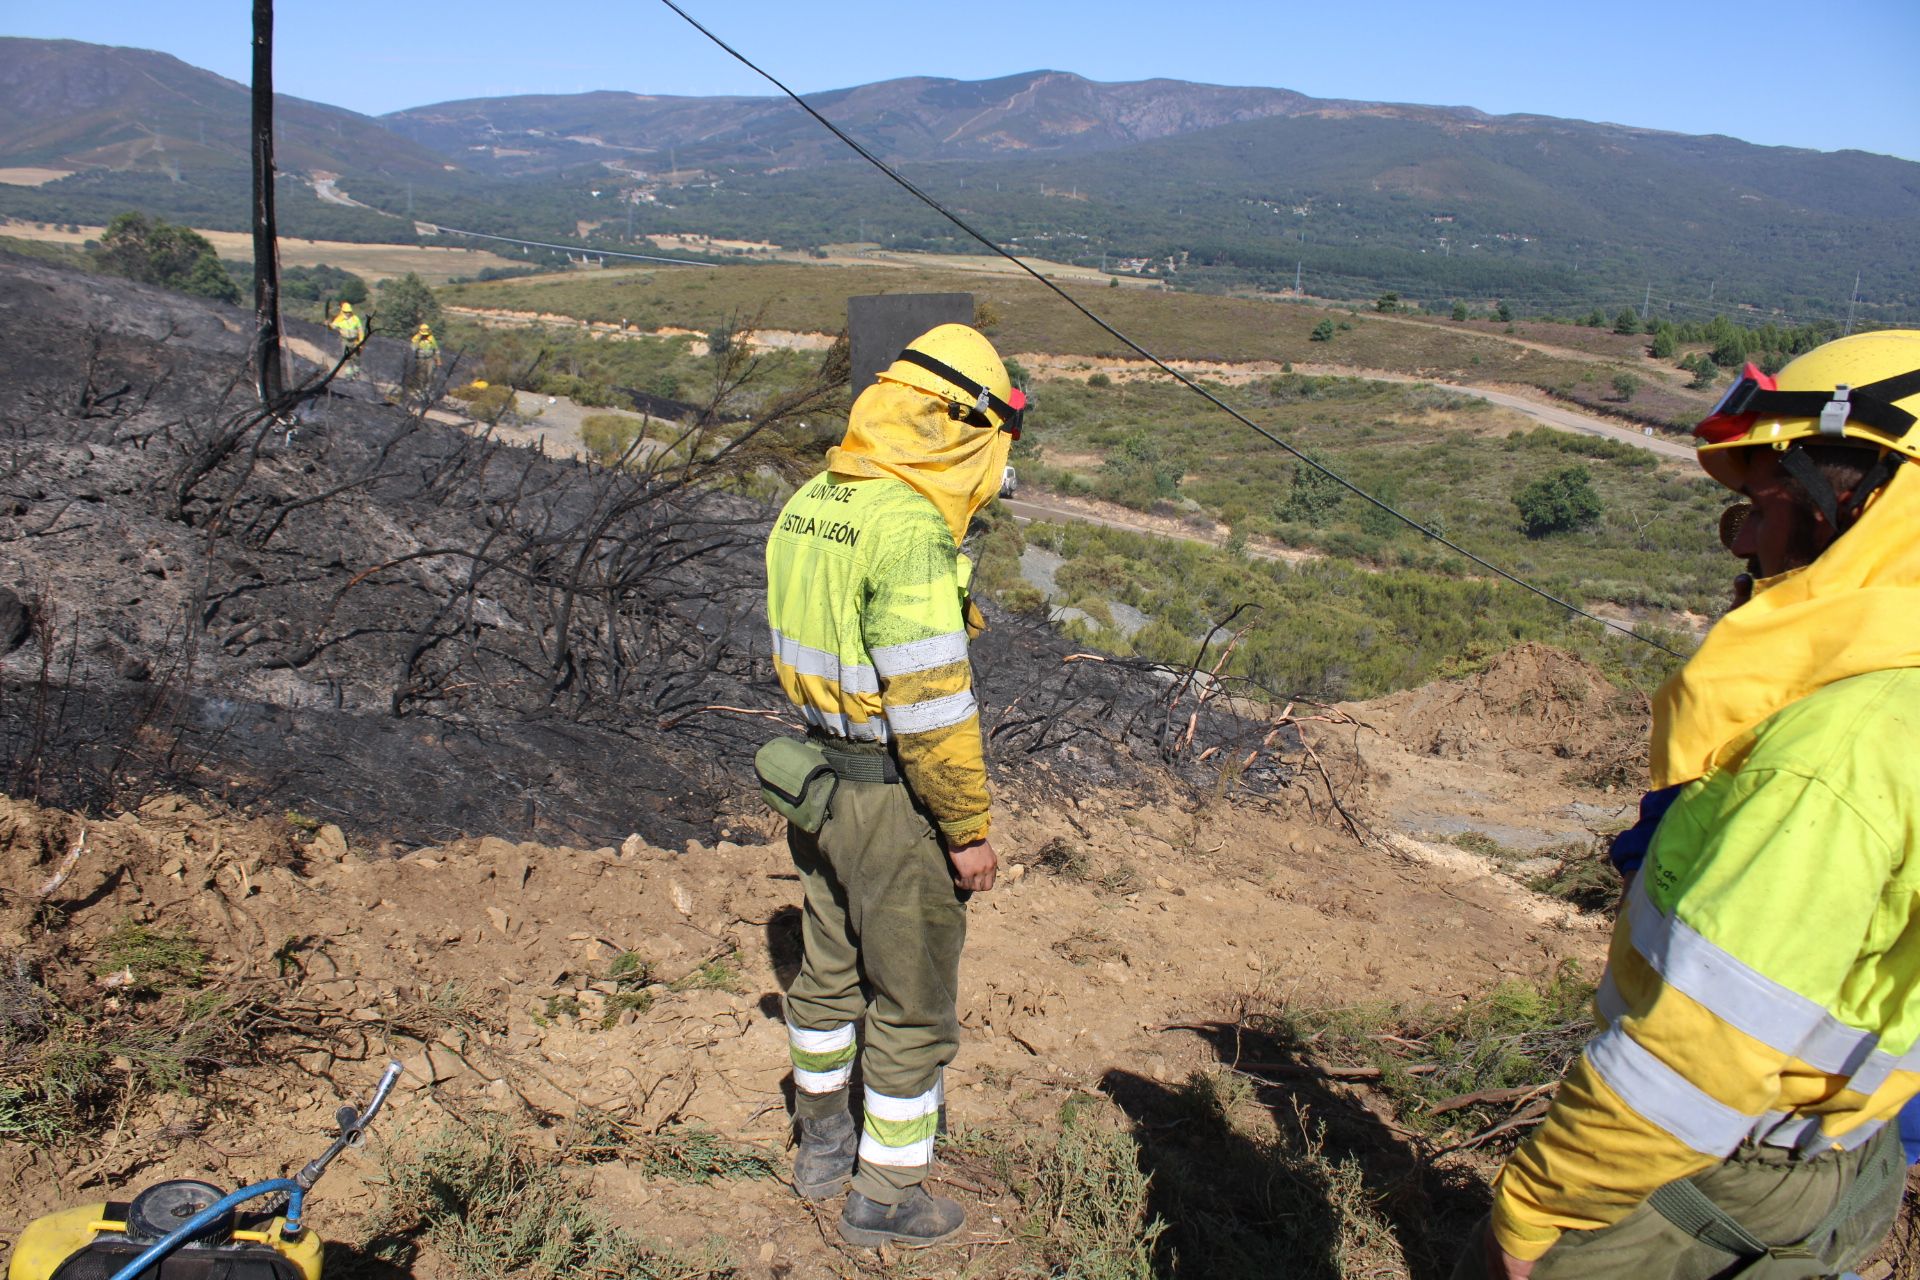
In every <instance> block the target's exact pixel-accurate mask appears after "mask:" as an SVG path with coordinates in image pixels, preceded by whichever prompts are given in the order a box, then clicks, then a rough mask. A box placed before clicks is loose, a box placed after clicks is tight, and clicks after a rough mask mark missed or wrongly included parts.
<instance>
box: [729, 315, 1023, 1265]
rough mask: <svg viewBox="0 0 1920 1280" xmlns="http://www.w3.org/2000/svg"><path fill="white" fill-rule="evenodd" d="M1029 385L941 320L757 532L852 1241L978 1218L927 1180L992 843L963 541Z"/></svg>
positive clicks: (803, 1109) (805, 1003) (989, 492)
mask: <svg viewBox="0 0 1920 1280" xmlns="http://www.w3.org/2000/svg"><path fill="white" fill-rule="evenodd" d="M1025 406H1026V399H1025V397H1024V396H1023V395H1022V393H1021V392H1019V391H1018V390H1016V389H1014V387H1013V386H1012V384H1011V382H1010V381H1009V379H1008V377H1007V370H1006V366H1005V364H1004V363H1003V362H1002V361H1001V359H1000V356H999V355H998V354H997V353H996V352H995V351H994V349H993V344H992V343H990V342H988V341H987V339H986V338H984V337H983V336H981V335H980V334H979V333H978V332H977V331H975V330H973V329H971V328H968V327H967V326H965V325H960V324H945V325H940V326H938V327H937V328H934V329H932V330H929V331H928V332H926V333H924V334H922V335H921V336H920V337H918V338H915V339H914V340H913V342H912V343H911V344H910V345H909V346H908V347H907V348H906V349H905V350H904V351H902V352H901V353H900V355H899V357H898V358H897V359H896V360H895V361H894V362H893V364H892V365H891V366H890V367H888V368H887V370H886V371H885V372H883V373H881V374H880V376H879V378H878V380H877V381H875V382H874V384H873V385H872V386H870V387H868V388H866V390H864V391H863V392H861V394H860V397H859V399H857V400H856V401H855V402H854V405H853V412H852V415H851V417H850V420H849V423H848V426H847V434H846V438H845V440H843V441H842V442H841V443H840V445H838V446H837V447H835V448H833V449H831V450H829V451H828V453H827V469H826V470H825V471H822V472H821V473H820V474H818V475H816V476H815V477H813V479H811V480H809V481H807V482H806V483H805V484H803V485H801V486H800V490H799V492H797V493H796V494H794V496H793V498H792V499H791V500H789V501H788V503H787V504H786V506H785V508H783V509H782V511H781V512H780V515H779V518H778V519H777V520H776V521H775V522H774V527H773V532H772V534H771V536H770V537H769V538H768V541H767V620H768V622H769V624H770V625H771V627H772V650H773V665H774V671H775V673H776V674H777V675H778V676H779V679H780V684H781V687H782V688H783V689H784V690H785V691H786V694H787V697H788V698H789V699H791V700H792V702H793V703H794V705H795V706H796V708H797V709H798V710H799V712H800V715H801V717H802V718H803V719H804V720H805V721H806V723H807V725H808V726H809V734H808V737H807V739H806V741H804V742H802V741H800V740H798V739H792V738H787V739H781V740H778V741H776V742H773V743H769V744H768V745H767V746H766V747H764V748H762V750H761V752H760V756H759V757H758V759H757V760H756V766H757V770H758V772H759V774H760V779H761V782H762V793H761V794H762V795H764V796H767V797H768V799H769V803H771V804H772V805H773V807H774V808H776V809H778V810H779V811H780V812H782V813H784V814H786V815H787V817H788V819H789V821H788V834H787V842H788V848H789V849H790V850H791V852H792V854H793V860H794V865H795V866H796V867H797V868H798V870H799V872H800V879H801V883H802V886H803V889H804V893H805V898H806V911H805V916H804V919H803V924H802V941H803V945H804V950H805V955H804V958H803V960H802V964H801V969H800V973H799V976H798V977H796V978H795V979H794V982H793V985H792V987H791V989H790V990H789V991H788V992H787V1004H786V1015H787V1036H788V1045H789V1049H790V1052H791V1058H792V1063H793V1078H794V1085H795V1090H796V1094H795V1112H796V1117H795V1118H796V1120H797V1122H798V1128H799V1137H800V1145H799V1150H798V1152H797V1153H796V1155H795V1159H794V1186H795V1188H796V1189H797V1190H798V1191H799V1193H800V1194H801V1195H803V1196H805V1197H807V1198H809V1199H824V1198H826V1197H827V1196H830V1195H832V1194H834V1193H835V1192H837V1191H838V1190H839V1189H840V1188H841V1187H843V1186H845V1185H847V1183H848V1182H849V1180H851V1182H852V1189H851V1190H850V1191H849V1192H848V1194H847V1201H846V1205H845V1207H844V1209H843V1210H842V1212H841V1215H840V1233H841V1235H842V1236H843V1237H844V1238H845V1239H847V1240H848V1241H850V1242H851V1243H854V1244H857V1245H863V1246H869V1247H872V1246H878V1245H882V1244H894V1245H905V1246H907V1247H915V1246H920V1245H928V1244H936V1243H938V1242H940V1241H942V1240H946V1239H949V1238H950V1237H952V1236H953V1235H955V1234H956V1233H957V1232H959V1230H960V1229H961V1227H962V1226H963V1225H964V1221H965V1214H964V1212H963V1211H962V1209H961V1208H960V1206H959V1205H957V1204H955V1203H954V1202H953V1201H951V1200H948V1199H945V1198H942V1197H937V1196H932V1195H929V1194H928V1192H927V1190H926V1188H925V1187H924V1186H923V1185H922V1184H923V1183H924V1182H925V1180H926V1177H927V1171H928V1166H929V1165H930V1164H931V1162H932V1160H933V1146H934V1138H935V1135H936V1133H937V1132H938V1129H939V1124H940V1117H941V1108H942V1104H943V1102H944V1092H943V1088H942V1079H943V1072H944V1070H945V1068H946V1065H947V1064H948V1063H949V1062H951V1061H953V1058H954V1055H955V1054H956V1053H957V1052H958V1051H959V1044H960V1025H959V1017H958V1015H957V1013H956V1010H955V1007H954V998H955V993H956V988H957V984H958V981H959V972H960V951H961V946H962V944H963V943H964V942H965V940H966V932H967V899H968V897H969V896H970V895H972V894H974V893H984V892H986V891H987V890H989V889H991V888H993V882H994V875H995V872H996V870H997V868H998V865H999V860H998V857H997V855H996V854H995V852H994V848H993V845H992V844H991V843H989V841H988V839H987V830H988V823H989V809H990V800H989V797H988V793H987V771H986V763H985V759H984V756H983V745H982V742H981V736H980V714H979V709H978V707H977V705H976V704H975V702H974V694H973V668H972V666H971V663H970V659H969V654H968V639H969V635H970V633H972V632H974V631H977V630H978V625H977V624H978V622H979V614H978V612H977V610H975V609H974V608H973V605H972V603H971V601H970V600H969V599H968V598H967V583H968V579H969V577H970V574H971V569H972V565H971V564H970V563H969V562H968V561H967V559H966V557H964V556H962V555H961V554H960V540H961V539H962V538H963V537H965V535H966V532H967V525H968V523H969V522H970V521H971V520H972V518H973V516H974V514H975V513H976V512H978V511H979V510H980V508H981V507H983V506H985V505H986V504H987V503H988V502H989V501H991V500H992V499H993V497H994V496H995V495H996V494H997V493H998V491H999V488H1000V482H1001V476H1002V474H1003V472H1004V471H1005V469H1006V464H1007V454H1008V451H1009V449H1010V448H1011V447H1012V443H1013V440H1014V438H1015V437H1017V436H1018V435H1019V434H1020V425H1021V420H1022V416H1023V411H1024V409H1025ZM863 1019H864V1021H865V1024H866V1033H865V1037H864V1042H865V1048H864V1050H862V1049H860V1048H859V1047H858V1046H857V1044H856V1035H855V1027H856V1024H858V1023H860V1022H861V1021H862V1020H863ZM856 1057H858V1058H859V1060H860V1066H861V1074H862V1077H863V1079H864V1083H865V1096H864V1098H863V1100H862V1107H861V1110H862V1112H863V1114H864V1121H863V1122H862V1123H860V1124H856V1123H855V1121H854V1118H853V1116H852V1114H851V1112H850V1101H851V1099H850V1097H849V1093H850V1089H849V1078H850V1076H851V1075H852V1072H853V1067H854V1060H855V1058H856Z"/></svg>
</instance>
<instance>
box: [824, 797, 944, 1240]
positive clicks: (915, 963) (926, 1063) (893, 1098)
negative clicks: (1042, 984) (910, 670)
mask: <svg viewBox="0 0 1920 1280" xmlns="http://www.w3.org/2000/svg"><path fill="white" fill-rule="evenodd" d="M787 845H788V848H789V849H790V850H791V851H792V853H793V862H794V866H796V867H797V868H799V871H800V880H801V884H802V886H803V888H804V890H805V894H806V910H805V917H804V919H803V921H802V925H801V939H802V942H803V944H804V946H805V956H804V958H803V959H802V961H801V966H800V973H799V976H798V977H796V978H795V979H794V981H793V986H792V987H791V989H789V990H788V992H787V1024H788V1026H789V1028H790V1032H789V1034H790V1035H794V1036H795V1037H796V1040H795V1044H796V1049H797V1048H798V1045H799V1043H800V1042H799V1039H798V1038H797V1037H800V1036H803V1035H806V1034H809V1033H811V1034H816V1035H818V1034H824V1033H834V1032H839V1031H841V1030H842V1029H843V1028H848V1027H850V1026H851V1025H852V1024H855V1023H858V1022H860V1021H861V1019H862V1018H864V1019H865V1021H866V1035H865V1038H864V1045H863V1047H862V1049H861V1052H860V1072H861V1076H862V1078H863V1082H864V1085H865V1089H866V1097H865V1100H864V1111H865V1122H864V1124H863V1126H862V1135H861V1145H860V1163H859V1168H858V1170H857V1171H856V1173H855V1175H854V1181H853V1186H854V1189H855V1190H856V1191H859V1192H860V1193H862V1194H863V1195H866V1196H868V1197H870V1198H872V1199H874V1200H877V1201H879V1202H880V1203H883V1204H895V1203H898V1202H899V1201H900V1200H901V1199H902V1198H904V1197H905V1195H906V1194H907V1193H908V1192H909V1191H911V1190H912V1189H913V1188H914V1187H916V1186H918V1185H919V1184H920V1183H921V1182H922V1181H924V1180H925V1178H926V1176H927V1164H928V1161H929V1160H930V1159H931V1157H932V1139H933V1133H934V1128H935V1126H936V1124H937V1122H938V1110H939V1101H940V1076H941V1070H942V1068H944V1067H945V1066H946V1065H947V1064H948V1063H949V1062H952V1061H953V1058H954V1055H955V1053H957V1052H958V1050H959V1047H960V1019H959V1015H958V1013H957V1012H956V1010H955V1007H954V998H955V994H956V992H957V990H958V987H959V977H960V949H961V946H962V945H963V944H964V943H965V941H966V937H967V909H966V902H965V898H964V897H963V895H962V894H961V891H960V890H959V889H958V888H957V887H956V886H955V885H954V882H953V875H952V872H951V871H950V869H949V864H948V862H947V855H946V850H945V849H944V848H943V847H942V846H941V843H940V839H939V837H938V836H937V835H936V834H935V833H934V829H933V824H932V823H931V822H929V821H928V819H927V816H926V814H925V812H924V811H923V810H922V809H921V808H920V807H919V806H918V805H917V804H916V803H915V802H914V799H913V795H912V793H911V792H910V791H908V789H907V788H906V787H905V786H904V785H902V784H900V783H878V782H852V781H848V780H845V779H842V780H841V781H840V783H839V787H838V789H837V790H836V791H835V792H834V796H833V808H832V812H831V814H830V815H829V817H828V818H827V821H826V823H825V824H824V825H823V826H822V827H821V828H820V830H819V832H818V833H817V834H812V835H810V834H808V833H807V832H804V831H801V830H798V829H797V828H793V827H791V826H789V828H788V832H787ZM801 1060H802V1059H801V1057H800V1055H799V1054H798V1053H796V1064H798V1063H799V1062H800V1061H801ZM795 1109H796V1111H797V1113H798V1114H799V1115H800V1116H801V1117H802V1118H805V1119H819V1118H823V1117H825V1116H828V1115H831V1114H834V1113H835V1112H836V1111H838V1112H845V1111H846V1110H847V1094H846V1090H845V1089H839V1090H836V1091H833V1092H828V1093H808V1092H805V1091H800V1092H798V1093H797V1095H796V1104H795Z"/></svg>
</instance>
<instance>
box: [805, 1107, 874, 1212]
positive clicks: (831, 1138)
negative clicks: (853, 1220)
mask: <svg viewBox="0 0 1920 1280" xmlns="http://www.w3.org/2000/svg"><path fill="white" fill-rule="evenodd" d="M799 1130H800V1146H799V1149H798V1150H796V1151H795V1152H794V1153H793V1189H794V1190H795V1191H798V1192H799V1193H800V1195H801V1197H802V1198H803V1199H806V1200H825V1199H826V1198H827V1197H828V1196H831V1195H834V1194H837V1193H838V1192H839V1190H840V1189H841V1188H842V1187H844V1186H846V1185H847V1183H848V1182H850V1181H852V1179H853V1159H854V1155H855V1153H856V1152H858V1150H859V1149H860V1126H859V1125H858V1124H856V1123H854V1119H853V1116H852V1115H851V1114H849V1113H848V1112H845V1111H842V1112H840V1113H839V1114H838V1115H831V1116H827V1117H826V1118H824V1119H821V1120H809V1119H807V1118H806V1117H805V1116H801V1117H800V1118H799Z"/></svg>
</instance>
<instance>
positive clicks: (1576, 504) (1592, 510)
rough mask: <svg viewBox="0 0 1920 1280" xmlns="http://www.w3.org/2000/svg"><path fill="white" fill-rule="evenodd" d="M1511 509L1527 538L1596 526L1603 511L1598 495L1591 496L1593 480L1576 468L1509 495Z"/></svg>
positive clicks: (1547, 477) (1583, 470)
mask: <svg viewBox="0 0 1920 1280" xmlns="http://www.w3.org/2000/svg"><path fill="white" fill-rule="evenodd" d="M1513 505H1514V508H1515V509H1516V510H1517V511H1519V513H1520V525H1521V528H1523V529H1525V530H1526V533H1527V536H1528V537H1529V538H1540V537H1545V536H1546V535H1547V534H1550V533H1566V532H1569V531H1571V530H1574V529H1583V528H1586V527H1587V526H1589V525H1593V524H1597V523H1599V520H1600V516H1601V514H1602V512H1603V510H1604V508H1603V507H1602V506H1601V502H1600V495H1599V494H1597V493H1595V492H1594V489H1593V477H1592V476H1591V475H1589V474H1588V472H1587V469H1586V468H1585V467H1583V466H1577V465H1576V466H1571V467H1562V468H1560V469H1559V470H1558V471H1555V472H1553V473H1552V474H1550V475H1545V476H1542V477H1540V478H1539V479H1538V480H1535V481H1532V482H1531V483H1529V484H1526V485H1523V486H1521V487H1520V489H1519V490H1518V491H1516V492H1515V493H1514V495H1513Z"/></svg>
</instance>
